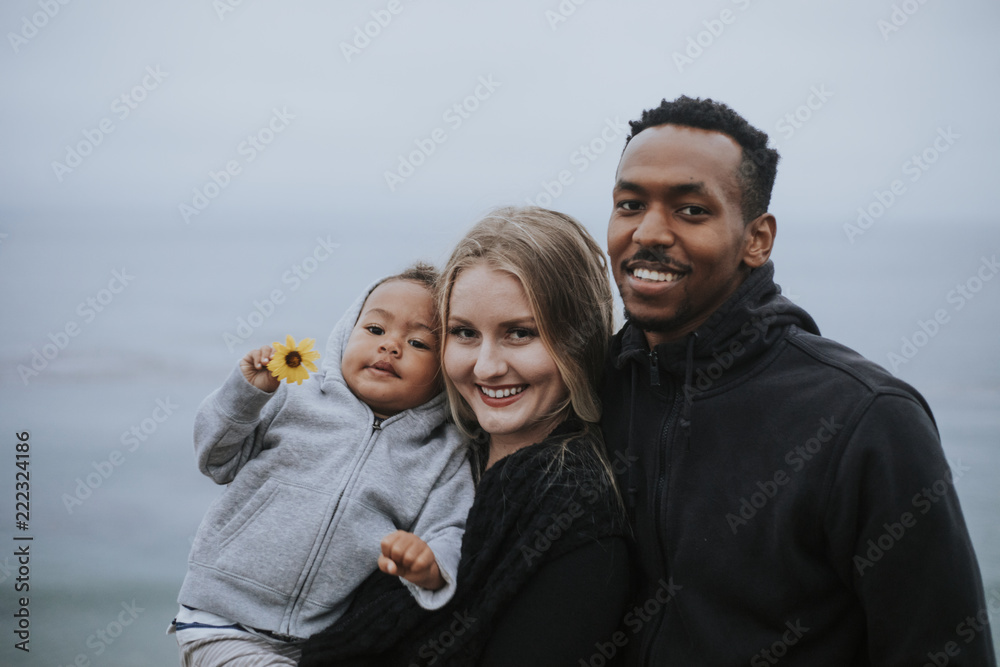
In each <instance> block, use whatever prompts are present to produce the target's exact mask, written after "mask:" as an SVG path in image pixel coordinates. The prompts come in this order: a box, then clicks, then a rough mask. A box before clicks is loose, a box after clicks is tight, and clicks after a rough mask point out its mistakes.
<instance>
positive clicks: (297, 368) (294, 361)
mask: <svg viewBox="0 0 1000 667" xmlns="http://www.w3.org/2000/svg"><path fill="white" fill-rule="evenodd" d="M315 342H316V339H315V338H303V339H302V341H301V342H300V343H299V344H298V345H296V344H295V339H294V338H292V337H291V336H288V338H287V339H285V344H284V345H282V344H281V343H273V346H274V356H273V357H272V358H271V361H269V362H268V364H267V370H269V371H271V375H273V376H274V377H276V378H278V380H284V381H285V382H287V383H288V384H291V383H293V382H295V383H296V384H302V381H303V380H305V379H307V378H308V377H309V372H308V371H306V368H308V369H309V370H310V371H315V370H316V364H314V363H313V362H314V361H316V360H317V359H319V352H317V351H316V350H314V349H312V346H313V343H315Z"/></svg>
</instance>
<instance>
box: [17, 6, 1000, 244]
mask: <svg viewBox="0 0 1000 667" xmlns="http://www.w3.org/2000/svg"><path fill="white" fill-rule="evenodd" d="M231 5H235V6H231ZM46 9H47V11H48V12H49V13H53V14H54V15H53V16H51V17H49V16H46V15H45V12H46ZM393 10H395V12H396V13H393ZM906 10H909V11H910V12H912V13H907V11H906ZM373 13H374V14H373ZM998 19H1000V5H998V4H997V3H996V2H988V1H986V0H957V1H951V2H940V1H935V0H930V1H925V2H922V3H921V2H918V1H917V0H908V1H907V2H902V3H900V2H895V3H894V2H889V1H888V0H878V1H875V2H872V1H871V0H864V1H862V0H854V1H849V2H838V3H802V2H791V1H790V0H785V1H776V0H769V1H766V2H765V1H764V0H716V1H714V2H705V3H680V2H641V3H640V2H615V3H612V2H608V1H602V0H589V1H587V2H583V3H582V4H580V5H577V4H576V3H574V2H572V1H571V0H564V1H563V2H562V3H560V2H557V1H556V0H550V1H548V2H527V1H514V2H504V3H486V2H462V3H459V2H429V1H423V0H422V1H420V2H407V1H406V0H397V1H395V2H392V3H390V2H384V1H381V0H379V1H368V2H351V3H346V2H338V3H326V2H317V1H312V2H281V3H278V2H265V1H264V0H242V2H237V0H218V1H217V2H212V1H211V0H185V1H180V2H170V3H164V2H155V3H154V2H135V1H129V2H110V1H104V2H90V3H86V2H81V1H77V2H68V4H65V5H64V4H61V3H60V2H58V0H34V1H32V2H29V1H27V0H10V1H8V2H5V3H4V4H3V7H2V9H0V27H2V29H3V32H4V33H5V40H4V41H5V44H4V45H3V47H2V48H0V53H3V56H2V57H0V76H2V85H3V90H4V96H5V104H4V105H3V107H2V109H0V121H2V125H0V142H2V143H0V154H2V155H3V159H2V163H0V170H2V171H0V182H2V183H3V189H2V191H0V213H2V216H3V218H2V219H0V230H2V231H7V230H9V229H13V230H16V229H17V228H18V226H19V225H21V224H25V223H27V222H31V223H32V224H56V223H57V221H56V219H54V218H51V217H44V215H45V213H47V212H51V211H59V212H63V213H66V212H70V213H71V215H70V217H71V218H73V220H70V219H67V218H65V217H63V218H60V219H59V221H58V222H59V223H61V224H80V220H81V219H82V218H84V217H86V216H87V212H96V213H97V218H88V222H87V223H85V224H88V225H94V226H95V227H99V226H100V222H99V219H100V218H102V217H103V219H104V223H105V224H108V222H109V221H110V219H111V218H113V217H114V216H112V215H110V213H109V212H111V211H130V212H131V217H130V222H129V224H130V225H139V226H145V225H148V226H150V227H155V228H162V227H163V226H171V225H174V226H181V227H183V226H184V225H185V224H186V223H187V224H198V225H212V226H215V227H233V228H238V226H239V225H241V224H246V222H247V221H248V219H250V217H255V216H258V215H259V216H263V217H265V218H269V219H271V220H273V215H274V214H275V212H281V213H282V215H284V216H286V217H287V216H301V217H303V218H305V217H308V216H316V217H317V218H323V217H327V218H329V217H333V216H338V217H339V216H361V219H363V220H365V221H366V222H371V223H384V224H388V225H394V224H409V223H411V222H419V223H420V224H421V225H424V226H428V225H430V226H433V225H436V224H442V225H449V226H453V225H454V220H455V219H462V218H464V219H465V220H468V221H471V220H473V219H474V218H475V217H476V216H477V215H478V214H480V213H481V212H482V211H483V210H486V209H488V208H489V207H490V206H493V205H495V204H501V203H510V202H523V201H524V200H525V199H526V198H531V199H532V200H535V199H536V196H537V195H538V194H539V193H543V192H545V190H544V187H543V184H544V182H549V183H551V182H553V181H557V180H558V176H559V173H560V172H561V171H562V170H568V171H569V172H570V176H571V177H572V182H571V183H569V184H568V185H566V186H565V187H564V189H563V191H562V192H560V193H559V196H558V197H556V198H555V199H554V200H553V201H552V203H551V206H552V207H553V208H558V209H561V210H565V211H567V212H570V213H572V214H575V215H577V216H579V217H580V218H581V219H583V220H584V222H585V223H586V224H588V226H591V227H592V228H593V229H595V230H599V229H602V228H603V224H604V223H605V221H606V219H607V214H608V212H609V210H610V206H609V202H610V185H611V178H612V176H613V173H614V168H615V165H616V163H617V156H618V154H619V153H620V150H621V146H622V143H623V140H624V132H623V130H622V124H623V123H624V122H625V121H627V120H629V119H632V118H635V117H637V116H638V114H639V113H640V112H641V110H642V109H644V108H647V107H650V106H655V105H656V104H657V103H658V102H659V101H660V99H661V98H663V97H667V98H673V97H676V96H677V95H679V94H688V95H692V96H710V97H714V98H716V99H720V100H723V101H725V102H727V103H729V104H730V105H731V106H733V107H734V108H735V109H737V110H738V111H739V112H740V113H742V114H743V115H745V116H746V117H747V118H748V119H749V120H750V121H751V122H752V123H754V124H755V125H757V126H758V127H760V128H761V129H763V130H765V131H766V132H768V133H769V134H770V135H771V138H772V141H773V142H774V143H775V144H776V145H777V146H779V148H780V150H781V153H782V156H783V159H782V163H781V166H780V169H779V175H778V183H777V187H776V191H775V197H774V202H773V206H772V208H773V209H774V210H775V211H776V212H777V213H778V214H779V224H781V223H782V222H783V221H787V222H788V223H792V222H793V221H794V222H795V224H798V225H811V226H814V227H815V228H816V229H817V231H818V233H823V232H826V233H830V234H831V238H837V237H838V235H839V238H841V239H844V240H846V236H845V232H844V230H843V225H844V223H845V222H851V221H853V220H854V219H856V217H857V212H856V209H857V208H858V207H859V206H862V207H867V206H869V205H870V204H871V203H872V202H873V201H875V195H874V192H875V191H876V190H879V191H882V190H889V189H890V187H891V183H892V181H893V180H896V179H898V180H900V181H902V182H903V184H904V185H905V188H906V190H905V192H903V194H902V195H901V196H899V197H898V199H897V200H896V201H894V202H893V204H892V206H891V207H890V210H889V211H887V212H886V213H885V217H884V219H883V221H890V220H904V219H905V220H911V221H913V220H929V221H934V220H941V221H943V220H947V224H948V225H949V226H953V225H965V224H968V223H975V222H979V223H983V222H992V221H993V220H994V217H993V216H994V214H993V209H994V208H995V203H994V202H995V197H994V195H993V193H994V191H995V183H994V181H995V176H996V174H997V171H998V170H997V167H996V163H995V160H996V156H997V154H998V152H1000V151H998V149H1000V132H998V131H997V129H996V124H997V123H996V109H997V106H998V104H997V103H998V101H1000V98H998V91H997V81H998V80H1000V76H998V75H1000V49H998V48H997V46H996V39H995V38H996V35H997V32H998V27H1000V25H998V24H1000V21H998ZM379 22H381V23H384V24H385V25H380V24H379ZM39 25H40V26H41V27H38V26H39ZM366 30H367V32H368V34H369V35H372V34H373V35H374V36H369V35H365V34H364V33H365V31H366ZM151 72H156V73H157V75H156V76H152V75H151V74H150V73H151ZM482 81H487V82H490V84H491V85H489V86H484V85H483V84H482V83H481V82H482ZM137 87H138V88H137ZM477 92H478V93H479V99H476V93H477ZM123 95H125V96H127V97H126V99H124V100H123V99H121V98H122V96H123ZM470 96H472V97H470ZM116 100H117V102H116ZM456 104H458V105H463V110H462V111H456V110H455V109H453V107H454V105H456ZM810 104H811V107H812V108H810V106H809V105H810ZM803 105H805V106H803ZM275 109H276V110H278V111H279V112H280V113H283V114H286V115H285V118H287V120H286V124H287V127H286V128H284V129H283V130H282V131H281V132H276V133H274V136H273V137H271V136H270V135H269V134H268V133H267V132H266V131H265V132H263V136H262V137H261V144H262V145H263V141H265V140H268V139H271V140H272V141H271V143H270V144H267V145H264V146H263V148H264V150H262V151H256V149H253V147H252V145H251V144H242V142H244V141H246V140H247V138H248V137H249V136H254V135H258V134H259V133H261V131H262V130H265V129H266V128H268V124H269V123H271V122H272V121H271V119H272V116H273V115H274V113H275V112H274V110H275ZM449 110H451V111H450V112H449ZM126 114H127V115H126ZM788 114H791V120H789V119H787V118H786V116H787V115H788ZM796 114H797V117H796ZM463 116H464V117H463ZM102 121H103V122H104V125H103V127H104V128H105V129H107V128H109V127H110V128H111V130H112V131H111V132H110V133H106V132H104V131H102V129H101V128H102ZM459 123H460V124H459ZM277 124H280V123H276V125H277ZM438 128H440V129H441V130H442V132H441V133H439V134H438V135H437V137H438V138H439V139H441V138H442V137H443V139H444V141H443V143H437V142H434V143H433V148H434V152H433V153H432V154H430V155H427V156H419V155H418V156H417V161H419V160H420V159H421V157H423V160H422V164H420V165H419V166H417V167H416V169H415V170H414V172H413V173H412V175H410V176H408V177H405V178H403V179H402V180H401V182H400V181H395V182H394V183H393V185H394V187H390V184H389V183H387V176H386V172H396V175H397V176H398V175H399V174H400V172H399V167H400V162H399V156H401V155H402V156H404V158H405V157H408V156H409V154H410V153H411V152H412V151H414V150H418V146H417V144H416V143H415V142H424V143H423V145H424V146H425V147H427V146H429V145H430V144H428V143H427V141H428V140H430V141H433V139H431V137H432V133H433V132H434V130H435V129H438ZM939 131H943V132H949V131H950V132H951V135H950V136H951V137H952V139H951V142H950V143H948V144H947V146H948V151H947V154H944V153H940V152H939V154H938V155H934V151H931V152H930V153H929V156H930V157H933V158H935V160H936V161H935V162H934V163H933V164H928V165H925V166H926V167H927V168H926V170H923V169H920V170H919V171H916V170H914V169H915V168H914V166H913V165H912V164H911V165H910V170H909V171H907V170H906V166H905V163H906V162H907V160H908V159H910V158H911V156H913V155H914V154H917V155H919V154H922V153H923V152H924V151H925V150H926V149H928V148H932V147H933V146H934V142H935V140H936V138H937V137H938V136H941V135H939ZM602 133H603V134H604V137H603V138H602ZM88 136H89V137H90V139H88ZM607 138H610V139H611V141H610V142H607V145H606V146H605V145H604V144H605V141H604V139H607ZM95 139H97V140H99V142H98V141H95ZM81 142H83V144H84V145H83V146H82V149H81V150H80V151H78V152H83V151H88V150H89V148H90V146H88V145H87V144H88V143H94V144H97V145H96V146H94V147H93V149H92V151H89V155H86V156H81V157H80V159H79V161H78V162H77V164H78V166H76V167H75V168H74V167H72V166H71V165H72V164H73V163H74V162H75V161H76V159H75V158H73V157H72V156H70V155H68V153H69V151H68V147H69V148H77V147H79V144H80V143H81ZM241 145H243V149H244V150H243V151H242V152H241V150H240V147H241ZM588 145H590V146H592V149H593V150H592V151H591V152H590V154H589V155H586V154H584V153H582V152H578V149H579V147H581V146H588ZM943 145H944V143H942V142H939V146H943ZM598 149H600V150H601V151H602V152H601V153H598V152H597V151H598ZM254 152H256V155H254V156H253V157H254V159H253V160H252V161H250V157H251V154H252V153H254ZM425 152H429V151H425ZM591 156H592V157H593V159H591ZM230 160H235V161H236V163H237V166H238V167H239V169H240V170H239V173H237V174H235V175H234V176H233V177H232V180H231V182H230V183H229V185H228V187H226V188H225V189H223V190H222V191H221V193H220V194H219V196H218V197H216V198H215V199H213V200H212V201H211V202H210V204H209V206H208V207H207V208H206V209H205V210H204V211H200V212H199V214H198V215H197V216H188V219H187V220H185V216H184V215H183V213H182V212H181V211H180V210H179V207H180V205H181V204H185V203H186V204H188V205H191V206H192V208H193V207H194V200H195V199H196V195H195V192H194V191H195V189H196V188H198V189H201V188H203V187H204V186H205V185H206V184H207V183H210V182H211V181H210V176H209V172H219V171H220V170H222V169H224V168H225V165H226V164H227V162H229V161H230ZM54 163H59V165H63V166H65V167H66V168H65V169H64V168H63V167H61V166H59V165H57V164H54ZM67 169H71V170H67ZM918 169H919V168H918ZM405 171H406V169H405V168H404V172H405ZM223 180H224V179H223ZM389 180H394V179H392V178H389ZM210 192H211V188H210ZM544 202H545V199H544V198H543V203H544ZM876 210H877V208H876ZM136 213H141V216H136ZM401 215H403V216H408V217H407V219H405V220H401V219H400V217H399V216H401ZM248 216H250V217H248ZM452 216H454V217H452ZM880 222H882V221H880ZM831 230H832V232H831Z"/></svg>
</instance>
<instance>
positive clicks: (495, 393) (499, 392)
mask: <svg viewBox="0 0 1000 667" xmlns="http://www.w3.org/2000/svg"><path fill="white" fill-rule="evenodd" d="M479 391H481V392H483V393H484V394H486V395H487V396H489V397H490V398H507V397H508V396H513V395H514V394H520V393H521V392H522V391H524V387H514V388H513V389H488V388H487V387H480V388H479Z"/></svg>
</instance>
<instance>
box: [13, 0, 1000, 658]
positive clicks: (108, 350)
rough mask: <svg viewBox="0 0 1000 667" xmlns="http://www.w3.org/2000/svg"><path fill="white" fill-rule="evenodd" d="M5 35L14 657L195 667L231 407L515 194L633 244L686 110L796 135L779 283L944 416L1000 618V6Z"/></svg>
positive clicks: (958, 1) (784, 178) (27, 15)
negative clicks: (648, 167) (25, 470)
mask: <svg viewBox="0 0 1000 667" xmlns="http://www.w3.org/2000/svg"><path fill="white" fill-rule="evenodd" d="M0 28H2V32H3V33H4V35H5V38H4V40H5V42H6V43H5V44H4V45H2V46H0V54H2V55H0V84H2V90H3V91H4V104H3V105H2V106H0V155H2V159H0V183H2V186H0V281H2V285H3V289H2V290H0V313H2V317H0V426H2V434H3V435H2V438H3V440H4V443H3V447H2V452H3V454H2V456H3V457H4V460H3V461H2V462H0V471H2V475H0V494H2V497H3V498H4V499H5V500H4V504H3V507H4V508H5V515H4V516H3V517H2V518H0V531H2V535H0V539H3V541H4V544H5V546H4V547H3V548H2V549H0V554H2V555H0V591H2V592H0V605H2V606H0V611H2V614H0V616H2V618H3V619H4V620H3V621H2V622H0V631H2V633H0V634H2V636H3V637H5V639H4V642H3V644H2V647H0V663H2V664H5V665H22V664H24V665H69V664H71V663H73V662H74V661H78V664H84V663H83V662H82V661H81V656H82V657H83V660H87V661H89V662H90V664H93V665H126V666H127V665H153V666H160V665H164V666H165V665H175V664H177V662H178V659H177V654H176V648H175V644H174V640H173V638H172V637H167V636H166V635H164V631H165V630H166V627H167V624H168V623H169V622H170V620H171V619H172V618H173V615H174V613H175V611H176V604H175V599H176V593H177V589H178V588H179V586H180V583H181V580H182V578H183V575H184V571H185V561H186V557H187V552H188V549H189V548H190V544H191V540H192V539H193V536H194V532H195V530H196V528H197V526H198V523H199V521H200V519H201V516H202V514H203V513H204V511H205V509H206V508H207V506H208V504H209V503H210V502H211V500H212V499H213V498H214V497H216V496H217V495H218V494H219V493H220V492H221V490H222V489H221V488H220V487H216V486H215V485H214V484H213V483H212V482H211V481H210V480H209V479H208V478H206V477H203V476H201V475H200V474H199V473H198V471H197V469H196V467H195V463H194V457H193V455H192V447H191V430H192V422H193V417H194V414H195V411H196V409H197V407H198V404H199V402H200V401H201V399H202V398H203V397H204V396H205V395H207V394H208V393H209V392H210V391H211V390H212V389H214V388H215V387H216V386H218V385H219V384H221V383H222V381H223V380H224V379H225V377H226V375H227V374H228V373H229V371H230V369H231V368H232V367H233V366H234V364H235V362H236V361H237V359H239V357H241V356H242V355H243V354H244V353H245V352H246V351H247V350H249V349H251V348H254V347H258V346H260V345H262V344H265V343H270V342H272V341H276V340H277V341H281V340H284V338H285V335H286V334H289V333H290V334H292V335H294V336H295V337H296V338H301V337H313V338H317V339H318V340H319V341H320V343H321V344H322V342H323V341H325V340H326V337H327V335H328V333H329V331H330V329H331V328H332V326H333V324H334V322H335V321H336V319H337V318H338V317H339V316H340V314H341V313H342V311H343V310H344V309H345V308H346V306H347V305H348V304H349V303H350V301H351V300H352V299H353V298H354V297H355V295H356V294H357V293H358V292H359V291H360V290H361V289H362V288H363V287H364V286H365V285H366V284H368V283H369V282H370V281H372V280H373V279H375V278H377V277H380V276H383V275H386V274H389V273H392V272H396V271H398V270H400V269H401V268H403V267H404V266H405V265H407V264H409V263H410V262H412V261H414V260H416V259H418V258H422V259H426V260H430V261H432V262H436V263H438V264H441V263H443V260H444V259H445V258H446V257H447V255H448V253H449V251H450V249H451V246H452V245H453V244H454V243H455V242H456V241H457V240H458V239H459V238H460V237H461V235H462V234H463V233H464V232H465V231H466V230H467V229H468V227H469V226H471V225H472V224H473V223H474V222H475V221H476V220H477V219H478V218H479V217H480V216H482V215H483V214H484V213H486V212H487V211H489V210H490V209H491V208H493V207H495V206H498V205H503V204H524V203H528V202H531V203H535V204H539V205H543V206H547V207H550V208H554V209H557V210H560V211H563V212H566V213H569V214H571V215H573V216H575V217H577V218H578V219H579V220H581V221H582V222H583V223H584V224H585V225H586V226H587V227H588V229H590V231H591V232H592V233H593V235H594V236H595V237H596V238H597V239H598V240H599V242H600V243H601V244H602V245H604V242H605V233H606V224H607V220H608V216H609V214H610V212H611V196H610V195H611V187H612V181H613V176H614V171H615V167H616V165H617V161H618V156H619V155H620V152H621V149H622V146H623V144H624V139H625V136H626V134H627V121H628V120H630V119H634V118H637V117H638V116H639V114H640V113H641V112H642V110H643V109H645V108H649V107H653V106H656V105H657V104H658V103H659V102H660V100H661V99H662V98H668V99H672V98H674V97H676V96H678V95H681V94H687V95H691V96H702V97H712V98H715V99H718V100H722V101H724V102H726V103H728V104H730V105H731V106H733V107H734V108H735V109H736V110H737V111H739V112H740V113H741V114H743V115H744V116H745V117H746V118H747V119H748V120H749V121H750V122H751V123H753V124H754V125H756V126H757V127H759V128H761V129H762V130H764V131H766V132H767V133H769V134H770V136H771V140H772V144H773V145H774V146H776V147H777V148H778V149H779V150H780V152H781V154H782V160H781V163H780V165H779V171H778V179H777V184H776V186H775V190H774V194H773V198H772V206H771V210H772V211H773V212H774V213H775V215H776V216H777V219H778V238H777V249H776V251H775V253H774V260H775V264H776V267H777V279H778V282H779V283H780V284H781V285H782V286H783V288H784V290H785V292H786V293H787V294H789V295H790V296H791V298H792V299H793V300H795V301H797V302H798V303H799V304H800V305H802V306H804V307H805V308H806V309H807V310H809V311H810V312H811V313H812V315H813V316H814V317H815V319H816V320H817V322H818V323H819V326H820V328H821V330H822V331H823V333H824V334H825V335H827V336H829V337H832V338H834V339H836V340H839V341H841V342H843V343H845V344H847V345H849V346H850V347H853V348H855V349H857V350H859V351H860V352H861V353H863V354H865V355H866V356H868V357H869V358H871V359H873V360H875V361H876V362H878V363H880V364H882V365H884V366H886V367H887V368H889V369H890V370H891V371H892V372H894V373H895V374H896V375H898V376H900V377H902V378H904V379H905V380H907V381H908V382H910V383H911V384H913V385H914V386H916V387H917V388H918V389H919V390H920V391H921V392H922V393H923V394H924V396H925V397H926V398H927V399H928V400H929V402H930V404H931V406H932V407H933V409H934V412H935V417H936V418H937V421H938V425H939V428H940V430H941V433H942V438H943V442H944V447H945V451H946V454H947V456H948V459H949V461H950V462H951V465H952V468H953V469H955V470H956V476H958V475H957V472H958V471H959V470H961V471H964V472H962V474H961V476H960V477H959V478H958V479H957V482H956V487H957V489H958V493H959V496H960V498H961V501H962V504H963V508H964V511H965V516H966V520H967V522H968V524H969V530H970V533H971V535H972V539H973V541H974V543H975V547H976V549H977V553H978V556H979V560H980V564H981V567H982V571H983V577H984V583H985V585H986V588H987V592H988V594H991V595H993V596H994V598H995V600H996V602H995V603H994V605H993V610H994V613H993V616H992V621H993V623H994V636H995V637H1000V631H998V628H1000V613H998V612H1000V523H998V521H997V516H998V510H1000V487H998V485H997V477H998V475H1000V447H998V445H1000V363H998V362H1000V346H998V333H997V331H998V326H1000V307H998V306H1000V277H997V276H996V274H997V272H998V271H1000V266H998V265H997V255H998V254H1000V226H998V224H997V223H998V220H997V213H996V195H995V192H996V185H995V180H996V175H997V172H998V170H997V165H996V159H997V155H998V154H1000V132H998V130H997V122H996V108H997V105H998V102H1000V94H998V89H997V81H998V80H1000V78H998V74H1000V48H998V47H997V43H996V39H995V37H996V34H997V30H998V28H1000V6H998V5H997V3H995V2H987V1H986V0H955V1H953V2H948V3H944V2H917V0H903V1H901V2H900V1H898V0H897V1H894V2H893V1H890V0H876V1H874V2H872V1H870V0H866V1H864V2H862V1H861V0H850V1H847V2H840V3H826V4H817V3H795V2H792V1H791V0H771V1H770V2H763V1H761V0H735V1H734V0H713V1H711V2H704V3H697V4H695V3H680V2H659V3H654V2H619V3H611V2H607V1H602V0H589V1H586V2H585V1H582V0H576V1H574V0H562V1H561V2H560V0H547V1H545V0H543V1H539V2H527V1H526V0H513V1H511V2H506V3H485V2H471V3H458V2H426V1H425V2H408V1H407V0H392V1H391V2H390V1H388V0H373V1H368V0H366V1H359V2H351V3H324V2H318V1H316V0H312V1H297V2H284V3H269V2H263V1H262V0H242V1H240V0H197V1H194V0H181V1H178V2H172V3H154V2H149V1H145V2H142V1H140V2H135V1H133V2H124V1H110V0H108V1H102V2H91V3H84V2H69V1H68V0H65V4H63V0H32V1H29V0H9V1H8V2H5V3H3V6H2V7H0ZM991 82H992V83H991ZM23 431H28V432H30V440H29V442H30V473H31V482H30V483H31V507H30V509H31V512H30V525H29V527H28V528H27V529H26V530H18V529H17V528H16V525H15V517H14V508H13V505H14V503H13V502H12V500H13V498H14V482H15V479H14V478H15V472H16V471H17V468H16V467H15V458H14V457H15V444H16V442H17V440H16V436H15V433H18V432H23ZM14 535H16V536H31V537H33V538H34V539H33V541H31V543H30V544H31V547H30V553H31V563H30V567H31V571H30V587H31V588H30V594H29V597H30V614H31V616H30V619H31V642H30V648H31V652H30V654H29V653H23V652H21V651H17V650H15V649H14V648H13V643H14V640H13V639H12V637H14V635H13V634H12V632H11V631H12V620H13V619H12V614H13V613H14V612H15V611H16V610H17V606H16V603H15V598H16V597H17V596H16V595H15V593H14V584H15V580H16V577H17V567H18V563H17V559H16V557H15V556H14V555H13V552H14V547H13V546H11V545H14V544H15V542H14V541H13V540H12V539H11V538H12V536H14ZM17 544H23V543H17ZM919 585H920V582H914V586H919ZM126 621H127V623H126ZM956 622H957V621H956Z"/></svg>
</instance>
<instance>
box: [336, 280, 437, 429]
mask: <svg viewBox="0 0 1000 667" xmlns="http://www.w3.org/2000/svg"><path fill="white" fill-rule="evenodd" d="M433 326H434V303H433V299H432V297H431V293H430V290H428V289H427V288H426V287H425V286H424V285H422V284H420V283H416V282H412V281H409V280H392V281H389V282H386V283H382V284H381V285H379V286H378V287H376V288H375V289H374V290H372V293H371V294H369V295H368V299H367V300H366V301H365V305H364V306H362V308H361V315H360V316H359V317H358V321H357V323H356V324H355V325H354V329H352V330H351V336H350V338H348V340H347V347H346V348H344V358H343V361H342V362H341V364H340V370H341V372H342V373H343V375H344V380H345V381H346V382H347V386H348V387H349V388H350V390H351V391H352V392H354V395H355V396H357V397H358V398H359V399H361V400H362V401H364V402H365V403H367V404H368V406H369V407H370V408H371V409H372V411H373V412H374V413H375V415H376V416H377V417H383V418H384V417H391V416H392V415H394V414H396V413H397V412H402V411H403V410H407V409H409V408H414V407H416V406H418V405H420V404H422V403H426V402H427V401H429V400H430V399H432V398H433V397H434V396H436V395H437V394H438V392H440V391H441V378H440V360H439V358H438V340H437V336H436V335H435V333H434V329H433Z"/></svg>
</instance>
